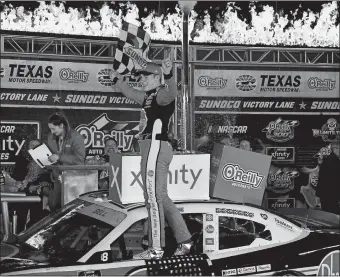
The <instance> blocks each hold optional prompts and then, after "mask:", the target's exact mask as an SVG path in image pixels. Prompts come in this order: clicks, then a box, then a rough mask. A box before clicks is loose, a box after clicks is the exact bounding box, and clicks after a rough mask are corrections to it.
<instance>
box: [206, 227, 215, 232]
mask: <svg viewBox="0 0 340 277" xmlns="http://www.w3.org/2000/svg"><path fill="white" fill-rule="evenodd" d="M205 231H206V232H207V233H208V234H211V233H213V232H214V231H215V228H214V226H212V225H208V226H207V227H205Z"/></svg>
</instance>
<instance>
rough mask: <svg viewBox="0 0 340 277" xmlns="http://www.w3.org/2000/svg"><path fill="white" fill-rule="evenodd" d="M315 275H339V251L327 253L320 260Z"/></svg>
mask: <svg viewBox="0 0 340 277" xmlns="http://www.w3.org/2000/svg"><path fill="white" fill-rule="evenodd" d="M317 276H340V251H339V250H336V251H333V252H331V253H328V254H327V256H326V257H325V258H323V260H322V261H321V264H320V266H319V269H318V273H317Z"/></svg>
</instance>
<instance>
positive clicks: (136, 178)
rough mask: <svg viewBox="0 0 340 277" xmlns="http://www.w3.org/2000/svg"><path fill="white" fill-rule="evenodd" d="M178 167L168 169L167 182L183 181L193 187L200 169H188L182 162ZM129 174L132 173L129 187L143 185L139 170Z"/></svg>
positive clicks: (177, 182)
mask: <svg viewBox="0 0 340 277" xmlns="http://www.w3.org/2000/svg"><path fill="white" fill-rule="evenodd" d="M180 168H181V169H179V170H178V169H176V170H174V171H168V184H169V185H171V184H179V183H183V184H188V185H190V189H193V188H194V187H195V185H196V183H197V180H198V179H199V177H200V175H201V173H202V169H199V170H196V171H195V170H193V169H188V168H187V167H186V165H185V164H183V165H182V167H180ZM131 174H132V175H133V181H132V182H131V184H130V187H131V186H133V185H135V184H138V185H140V186H141V187H143V183H142V176H141V172H140V171H139V172H138V173H136V172H135V171H131Z"/></svg>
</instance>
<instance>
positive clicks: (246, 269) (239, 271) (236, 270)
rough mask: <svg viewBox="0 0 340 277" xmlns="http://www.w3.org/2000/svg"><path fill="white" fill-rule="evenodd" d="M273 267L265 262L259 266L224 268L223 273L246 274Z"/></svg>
mask: <svg viewBox="0 0 340 277" xmlns="http://www.w3.org/2000/svg"><path fill="white" fill-rule="evenodd" d="M271 268H272V267H271V264H264V265H258V266H248V267H240V268H232V269H224V270H222V275H223V276H233V275H244V274H251V273H255V272H264V271H269V270H271Z"/></svg>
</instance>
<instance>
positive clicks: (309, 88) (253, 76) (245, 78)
mask: <svg viewBox="0 0 340 277" xmlns="http://www.w3.org/2000/svg"><path fill="white" fill-rule="evenodd" d="M193 82H194V95H195V96H229V97H230V96H238V97H323V98H328V97H331V98H332V97H333V98H334V97H339V72H331V71H302V70H300V71H291V70H271V71H268V70H223V69H222V70H221V69H195V77H194V80H193Z"/></svg>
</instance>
